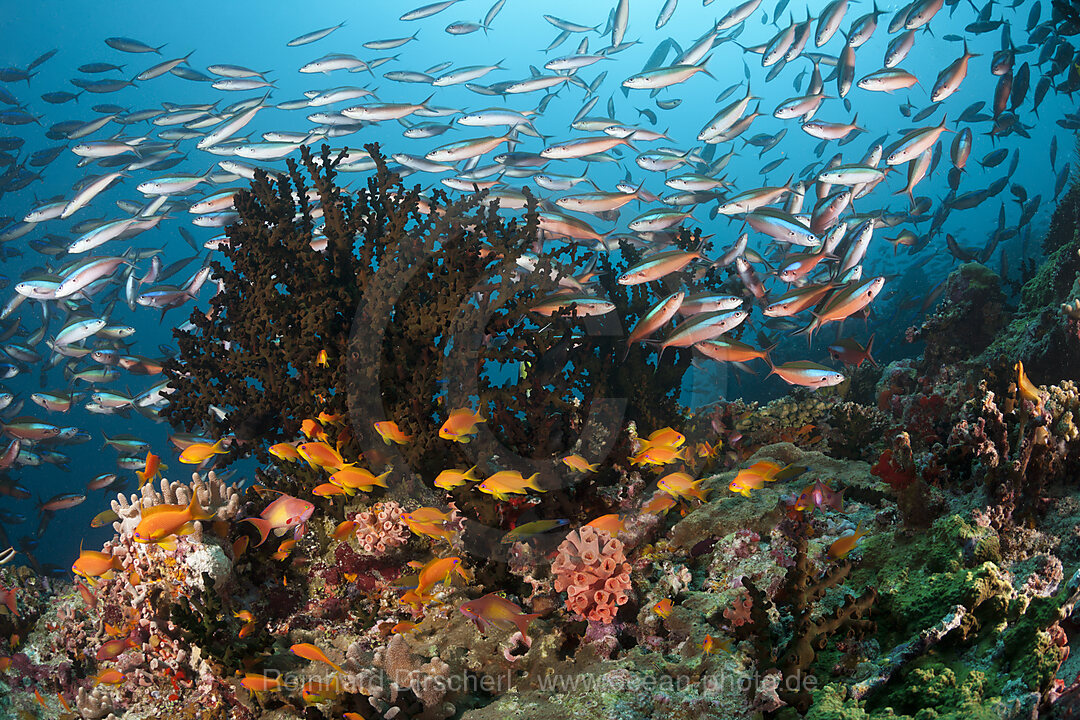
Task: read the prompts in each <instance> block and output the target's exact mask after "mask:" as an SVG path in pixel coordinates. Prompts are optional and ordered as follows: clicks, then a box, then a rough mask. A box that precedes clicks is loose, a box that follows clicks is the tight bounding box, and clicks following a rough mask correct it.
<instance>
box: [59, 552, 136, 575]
mask: <svg viewBox="0 0 1080 720" xmlns="http://www.w3.org/2000/svg"><path fill="white" fill-rule="evenodd" d="M123 569H124V568H123V565H121V564H120V560H118V559H117V558H115V557H113V556H112V555H109V554H107V553H103V552H100V551H98V550H80V551H79V557H77V558H76V559H75V562H74V563H73V564H72V566H71V572H73V573H75V574H76V575H81V576H82V577H84V578H86V579H87V580H91V579H92V578H99V577H100V578H104V579H105V580H109V579H111V578H112V577H113V576H114V574H115V573H114V571H115V570H123Z"/></svg>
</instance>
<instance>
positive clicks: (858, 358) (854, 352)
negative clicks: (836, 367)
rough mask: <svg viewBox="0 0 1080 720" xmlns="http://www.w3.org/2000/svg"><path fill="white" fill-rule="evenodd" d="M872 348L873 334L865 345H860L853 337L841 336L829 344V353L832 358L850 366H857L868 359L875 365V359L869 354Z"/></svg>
mask: <svg viewBox="0 0 1080 720" xmlns="http://www.w3.org/2000/svg"><path fill="white" fill-rule="evenodd" d="M873 348H874V336H873V335H871V336H870V342H868V343H866V347H863V346H862V345H860V344H859V343H858V342H856V341H855V339H854V338H841V339H839V340H837V341H836V342H834V343H832V344H831V345H829V354H830V355H832V358H833V360H839V361H840V362H842V363H844V364H845V365H851V366H852V367H859V366H860V365H862V364H863V363H864V362H866V361H870V364H871V365H873V366H874V367H877V366H878V364H877V361H876V360H874V357H873V356H872V355H871V354H870V353H871V352H873Z"/></svg>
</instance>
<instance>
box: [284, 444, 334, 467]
mask: <svg viewBox="0 0 1080 720" xmlns="http://www.w3.org/2000/svg"><path fill="white" fill-rule="evenodd" d="M296 451H297V452H298V453H300V457H302V458H304V459H305V460H307V463H308V465H310V466H311V467H313V468H317V467H318V468H323V469H324V470H337V469H338V468H340V467H342V466H344V465H345V458H343V457H341V453H339V452H338V451H337V450H335V449H334V448H332V447H330V446H329V445H327V444H326V443H325V442H322V441H321V440H320V441H316V442H309V443H304V444H302V445H299V446H298V447H297V448H296Z"/></svg>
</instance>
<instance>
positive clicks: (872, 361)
mask: <svg viewBox="0 0 1080 720" xmlns="http://www.w3.org/2000/svg"><path fill="white" fill-rule="evenodd" d="M875 335H877V333H874V334H873V335H871V336H870V342H868V343H866V359H867V360H869V361H870V364H871V365H873V366H874V367H877V366H878V364H877V360H875V359H874V356H873V355H871V354H870V353H871V352H872V351H873V349H874V337H875Z"/></svg>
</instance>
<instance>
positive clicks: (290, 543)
mask: <svg viewBox="0 0 1080 720" xmlns="http://www.w3.org/2000/svg"><path fill="white" fill-rule="evenodd" d="M295 545H296V539H295V538H289V539H288V540H282V541H281V544H280V545H278V549H277V551H276V552H275V553H274V554H273V555H271V556H270V557H271V558H273V559H274V560H277V561H279V562H280V561H282V560H284V559H285V558H287V557H289V553H290V552H292V549H293V547H294V546H295Z"/></svg>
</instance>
